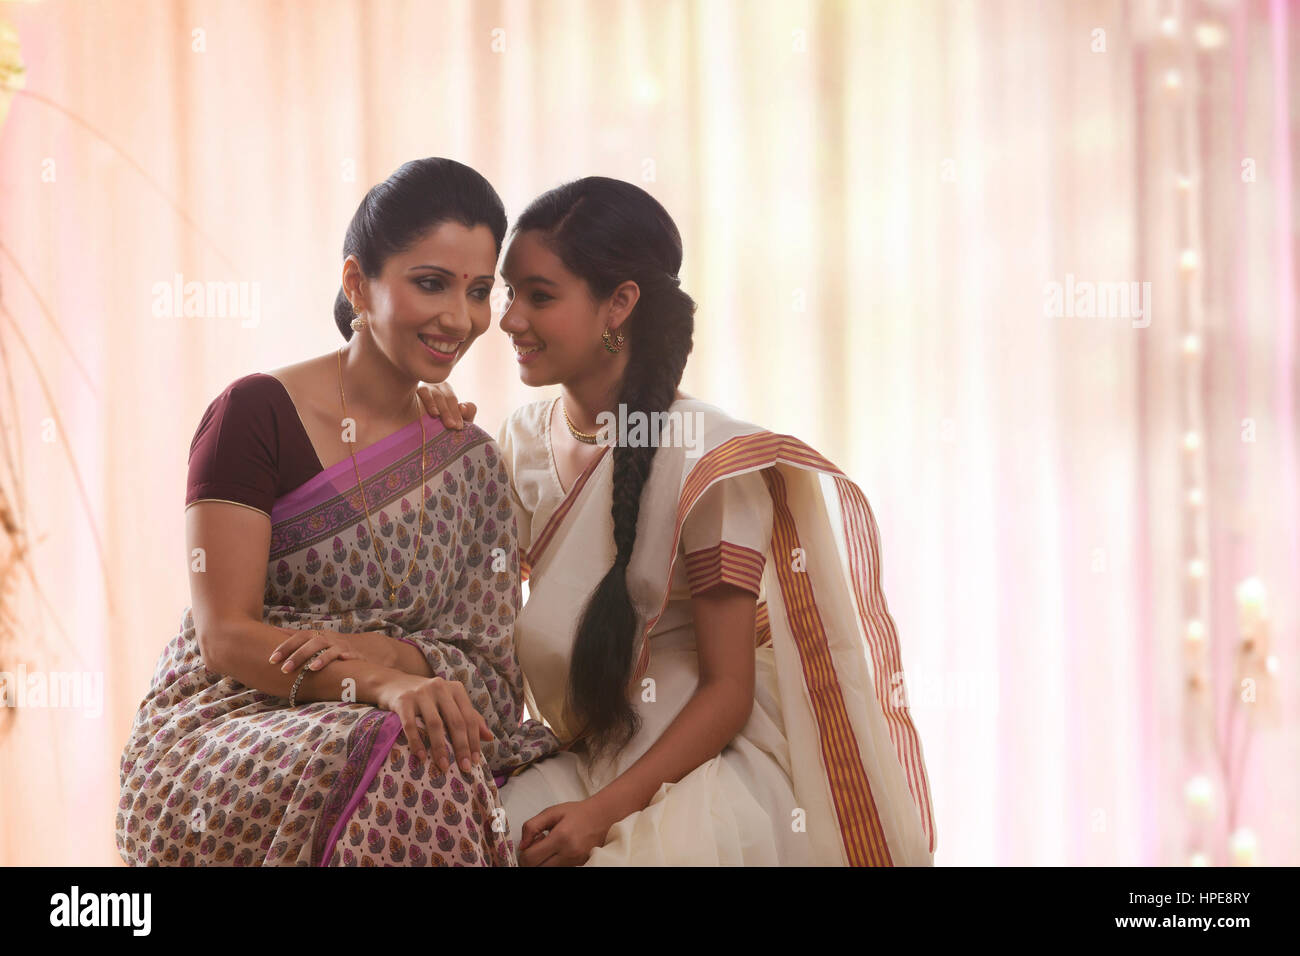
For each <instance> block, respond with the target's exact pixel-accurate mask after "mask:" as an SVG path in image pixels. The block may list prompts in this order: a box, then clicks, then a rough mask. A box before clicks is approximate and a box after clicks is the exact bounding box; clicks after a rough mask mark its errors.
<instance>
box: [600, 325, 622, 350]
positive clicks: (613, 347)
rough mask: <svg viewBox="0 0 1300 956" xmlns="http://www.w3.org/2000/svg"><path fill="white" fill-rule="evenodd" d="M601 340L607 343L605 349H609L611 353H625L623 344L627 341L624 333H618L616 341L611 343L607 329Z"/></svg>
mask: <svg viewBox="0 0 1300 956" xmlns="http://www.w3.org/2000/svg"><path fill="white" fill-rule="evenodd" d="M600 338H601V341H603V342H604V343H605V348H607V349H608V350H609V351H611V352H621V351H623V343H624V342H625V341H626V339H625V338H624V337H623V333H622V332H619V333H617V334H616V335H615V336H614V340H613V341H612V342H611V341H610V337H609V329H606V330H605V331H604V332H601V333H600Z"/></svg>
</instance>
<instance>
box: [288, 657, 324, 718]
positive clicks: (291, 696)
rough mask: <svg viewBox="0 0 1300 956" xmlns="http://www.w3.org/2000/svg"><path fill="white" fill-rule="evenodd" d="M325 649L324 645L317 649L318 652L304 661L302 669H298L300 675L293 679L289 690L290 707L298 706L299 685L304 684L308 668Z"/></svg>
mask: <svg viewBox="0 0 1300 956" xmlns="http://www.w3.org/2000/svg"><path fill="white" fill-rule="evenodd" d="M325 651H326V648H324V647H322V648H321V649H320V650H319V651H317V652H316V653H315V654H313V655H312V656H311V657H309V658H307V660H305V661H303V665H302V669H301V670H300V671H298V676H297V677H295V678H294V681H293V689H292V690H290V691H289V706H290V707H297V706H298V700H297V698H298V687H299V686H300V685H301V684H302V679H303V678H304V677H306V676H307V670H308V668H310V667H311V662H312V661H314V660H315V659H316V658H318V657H320V656H321V655H322V654H324V653H325Z"/></svg>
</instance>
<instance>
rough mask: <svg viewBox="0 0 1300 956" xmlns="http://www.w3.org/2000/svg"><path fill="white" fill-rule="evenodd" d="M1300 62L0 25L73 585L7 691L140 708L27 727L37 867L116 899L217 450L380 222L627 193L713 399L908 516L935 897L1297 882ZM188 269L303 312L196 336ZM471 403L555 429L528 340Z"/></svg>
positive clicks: (1272, 11) (1238, 32) (27, 611)
mask: <svg viewBox="0 0 1300 956" xmlns="http://www.w3.org/2000/svg"><path fill="white" fill-rule="evenodd" d="M1298 21H1300V10H1297V9H1295V8H1294V7H1293V6H1292V5H1290V4H1288V3H1285V2H1283V0H1241V2H1215V3H1211V2H1196V3H1191V2H1136V0H1135V2H1075V3H1068V4H1067V3H1041V2H1038V0H1001V2H994V0H987V2H971V3H957V2H951V3H942V2H922V0H914V2H907V3H886V2H880V3H872V2H857V3H849V2H844V3H826V2H813V0H793V2H776V0H772V2H698V3H696V2H686V0H668V2H650V0H626V2H621V3H609V2H598V0H571V2H559V0H555V2H537V3H529V2H523V0H517V2H500V3H498V2H469V0H465V2H449V3H417V2H398V0H377V2H367V3H361V2H345V0H304V2H261V0H223V2H216V0H208V2H203V0H189V2H162V0H122V2H106V0H84V2H74V0H46V2H39V3H10V2H0V77H3V79H4V84H5V89H4V90H0V210H2V211H0V246H2V248H0V303H2V305H3V310H2V311H0V345H2V349H0V352H2V357H3V362H4V367H3V379H4V381H3V385H0V410H2V415H3V418H2V421H3V426H4V428H3V438H4V441H5V452H6V456H5V459H4V460H3V462H0V464H3V466H4V471H3V472H2V473H0V488H2V489H3V490H4V492H5V501H6V502H8V504H9V507H10V508H11V512H12V516H13V518H14V522H13V524H14V527H18V526H21V527H22V528H23V529H24V530H25V533H26V541H27V543H28V545H29V548H30V550H29V562H28V565H27V567H29V568H30V576H29V575H28V573H27V571H26V570H22V569H17V570H13V569H11V573H9V575H8V576H7V577H6V578H5V579H4V582H5V583H4V594H5V601H6V603H7V605H8V607H9V608H10V615H11V617H9V618H6V620H11V621H14V622H15V623H14V624H13V625H12V626H11V627H10V628H9V629H8V632H7V633H5V634H4V636H3V638H2V639H0V670H6V671H10V672H15V671H16V669H17V668H18V667H19V665H22V666H23V667H24V668H26V670H27V672H34V673H37V674H41V673H49V672H53V671H78V672H82V671H85V672H90V673H92V674H93V673H97V674H100V675H102V678H103V706H102V712H100V713H98V714H96V713H94V712H93V710H94V708H86V707H83V708H80V709H76V708H50V707H36V706H26V707H23V708H15V709H13V710H11V711H9V712H8V713H7V715H4V714H0V720H2V721H3V722H4V725H5V727H6V728H7V729H6V731H5V734H4V736H3V739H0V863H4V864H15V863H27V864H32V863H61V864H66V863H87V864H110V863H115V862H118V858H117V854H116V851H115V848H114V845H113V833H112V827H113V815H114V809H115V804H116V801H117V798H118V760H119V756H120V752H121V748H122V745H123V743H124V742H125V739H126V736H127V732H128V728H129V726H130V722H131V719H132V716H133V714H134V712H135V709H136V707H137V705H138V703H139V701H140V699H141V696H142V695H143V693H144V691H145V689H146V687H147V685H148V681H149V677H150V674H151V672H152V668H153V664H154V661H155V659H156V656H157V654H158V652H159V650H160V649H161V647H162V646H163V644H164V643H165V642H166V640H167V639H168V638H169V637H170V636H171V635H172V634H173V633H174V631H175V629H176V627H177V625H178V622H179V621H180V617H181V613H182V610H183V609H184V607H185V606H186V605H187V604H188V589H187V580H186V561H187V554H186V551H185V542H184V536H183V498H184V479H185V472H186V455H187V451H188V447H189V441H190V438H191V436H192V435H193V432H194V429H195V427H196V426H197V423H198V420H199V416H200V415H201V413H202V411H203V409H204V408H205V407H206V405H207V403H208V402H209V401H210V400H211V399H212V398H213V397H214V396H215V395H216V394H217V392H219V391H220V390H221V389H222V388H223V387H224V386H225V385H226V384H228V383H229V382H230V381H231V380H232V379H234V378H236V377H238V376H241V375H244V374H247V373H249V372H253V371H266V370H270V369H273V368H277V367H279V366H282V365H286V364H289V363H291V362H294V361H297V360H299V359H302V358H305V357H308V356H311V355H317V354H320V353H323V352H325V351H327V350H330V349H332V348H334V347H336V346H337V345H338V344H339V341H340V339H339V336H338V333H337V331H336V330H335V329H334V326H333V321H332V318H331V314H330V310H331V304H332V301H333V297H334V294H335V291H336V289H337V286H338V279H339V267H340V258H339V248H340V246H341V243H342V237H343V232H344V229H345V227H346V224H347V222H348V219H349V217H350V216H351V214H352V212H353V211H354V209H355V207H356V204H357V202H358V201H359V200H360V198H361V196H362V194H363V193H364V191H365V190H366V189H367V188H368V187H369V186H370V185H372V184H373V183H375V182H377V181H379V180H381V179H383V178H384V177H386V176H387V175H388V174H389V173H390V172H392V171H393V169H395V168H396V167H397V166H398V165H399V164H400V163H402V162H403V161H405V160H407V159H412V158H416V157H421V156H429V155H441V156H449V157H453V158H456V159H459V160H461V161H463V162H467V163H469V164H470V165H472V166H474V167H475V168H477V169H478V170H480V171H481V172H482V173H484V175H486V176H487V177H488V178H489V179H490V180H491V181H492V182H493V184H494V185H495V186H496V187H497V188H498V190H499V191H500V193H501V195H502V197H503V199H504V200H505V203H506V205H507V209H508V211H509V212H510V213H511V214H512V215H514V214H517V213H518V212H519V211H520V210H521V209H522V207H523V205H524V204H525V203H526V202H527V201H528V200H529V199H530V198H531V197H532V196H534V195H536V194H537V193H538V192H540V191H542V190H544V189H546V188H548V187H550V186H552V185H555V184H557V183H559V182H562V181H564V180H566V179H569V178H574V177H577V176H581V175H587V174H595V173H599V174H604V175H609V176H616V177H620V178H623V179H628V180H631V181H633V182H637V183H639V184H641V185H642V186H644V187H645V188H646V189H648V190H649V191H651V192H652V193H653V194H654V195H656V196H657V197H658V198H659V199H660V200H661V201H662V202H663V203H664V204H665V205H666V206H667V208H668V209H669V210H670V211H671V212H672V213H673V215H674V216H675V217H676V219H677V221H678V224H679V225H680V227H681V229H682V232H683V236H684V241H685V246H686V265H685V268H684V270H683V284H684V286H685V287H686V288H687V289H688V290H689V291H691V292H692V294H693V295H694V296H695V297H696V299H697V300H698V301H699V303H700V311H699V315H698V322H697V326H698V331H697V337H696V346H695V351H694V354H693V356H692V359H691V362H690V366H689V368H688V371H687V374H686V380H685V382H684V388H685V389H686V390H687V391H688V392H690V393H691V394H694V395H697V396H699V397H702V398H705V399H706V400H709V401H712V402H714V403H716V404H719V405H722V406H724V407H725V408H727V409H729V410H730V411H731V412H733V413H734V414H737V415H739V416H741V417H743V418H747V419H749V420H752V421H757V422H760V423H762V424H764V425H766V426H768V427H770V428H772V429H774V430H777V431H782V432H789V433H792V434H795V435H797V436H799V437H801V438H802V439H804V440H805V441H807V442H809V443H810V444H812V445H813V446H814V447H816V448H818V449H819V450H820V451H822V452H823V453H824V454H826V455H827V456H828V457H829V458H830V459H831V460H833V461H835V462H836V463H838V464H839V465H840V466H841V467H842V468H844V469H845V470H846V471H847V472H848V473H849V474H850V475H851V476H852V477H853V478H854V479H855V480H857V481H858V482H859V484H861V486H862V487H863V489H864V490H865V491H866V493H867V495H868V497H869V498H870V500H871V502H872V505H873V507H874V509H875V512H876V515H877V517H878V520H879V523H880V527H881V535H882V540H883V555H884V578H885V593H886V595H887V597H888V600H889V605H890V609H891V611H892V613H893V615H894V617H895V619H896V621H897V624H898V629H899V633H900V637H901V641H902V646H903V659H904V665H905V667H906V669H907V673H908V686H909V690H910V693H911V704H912V710H913V714H914V717H915V720H916V723H917V725H918V727H919V729H920V732H921V736H922V740H923V743H924V746H925V756H926V762H927V765H928V768H929V772H930V775H931V784H932V789H933V794H934V801H935V812H936V818H937V823H938V853H937V856H936V862H937V863H938V864H940V865H963V864H1031V865H1051V864H1081V865H1093V864H1142V865H1150V864H1167V865H1181V864H1185V863H1206V864H1210V865H1216V866H1219V865H1233V864H1251V863H1254V864H1289V865H1295V864H1297V863H1300V834H1298V833H1297V818H1296V813H1295V810H1296V807H1297V806H1300V793H1298V792H1297V789H1298V787H1300V774H1298V773H1297V769H1298V768H1300V733H1298V728H1300V714H1297V705H1298V704H1300V693H1298V690H1297V685H1296V677H1297V666H1296V662H1297V659H1298V655H1300V637H1298V634H1300V608H1298V607H1297V597H1296V595H1297V592H1298V590H1300V589H1298V588H1297V583H1298V580H1300V504H1298V501H1297V489H1298V488H1300V482H1298V474H1297V433H1296V428H1297V425H1296V421H1297V419H1296V415H1297V387H1296V347H1297V342H1296V339H1297V322H1296V300H1295V293H1296V290H1295V281H1296V279H1295V257H1296V204H1295V196H1294V189H1293V183H1294V179H1295V176H1296V161H1297V157H1296V156H1295V146H1294V143H1295V137H1296V135H1297V120H1296V118H1295V117H1296V115H1297V96H1298V91H1297V78H1296V75H1295V74H1296V70H1295V69H1294V68H1293V67H1292V66H1291V63H1290V61H1291V60H1292V59H1293V58H1294V56H1295V54H1296V46H1297V22H1298ZM19 63H21V64H23V65H25V72H19V70H18V68H17V64H19ZM15 90H16V92H15ZM6 111H7V112H6ZM178 275H179V276H182V277H183V281H186V282H189V281H200V282H235V283H247V284H248V285H247V286H246V288H248V289H250V290H251V289H253V288H256V289H257V290H258V294H259V295H260V301H259V304H260V310H259V313H258V315H257V316H256V317H254V316H252V314H251V312H250V314H249V315H248V316H247V317H246V318H242V319H241V318H240V317H238V316H228V317H222V316H207V317H184V316H183V315H177V316H174V317H173V316H172V315H169V314H168V315H161V316H160V315H158V314H156V312H157V311H158V310H156V309H155V305H156V302H155V300H156V298H157V293H156V288H155V287H156V285H157V284H160V283H161V284H164V285H167V284H171V283H172V282H173V281H174V280H175V277H176V276H178ZM1054 283H1055V284H1059V287H1063V288H1073V287H1075V286H1077V285H1078V284H1079V283H1083V284H1088V283H1124V284H1125V285H1126V287H1127V286H1129V284H1132V283H1136V284H1137V287H1138V288H1141V287H1142V284H1143V283H1149V284H1150V285H1149V289H1150V294H1149V298H1148V299H1146V300H1145V305H1146V306H1148V307H1149V308H1146V309H1145V310H1144V312H1143V313H1142V315H1141V316H1137V315H1134V314H1131V311H1130V313H1123V314H1120V315H1118V316H1116V315H1113V314H1112V315H1109V316H1099V317H1088V316H1086V315H1080V314H1077V312H1081V311H1084V308H1082V307H1081V308H1079V309H1078V310H1077V311H1076V310H1075V309H1073V308H1071V309H1070V310H1069V314H1065V315H1057V314H1053V312H1052V310H1051V308H1050V300H1051V290H1052V289H1053V288H1057V287H1058V286H1054V285H1053V284H1054ZM254 284H255V285H254ZM1070 303H1071V305H1075V304H1079V303H1078V302H1076V300H1075V299H1073V298H1071V299H1070ZM452 381H453V384H454V385H455V387H456V388H457V390H458V391H459V393H460V394H461V395H462V397H463V398H466V399H471V400H473V401H476V402H477V403H478V405H479V407H480V415H479V420H480V422H481V423H482V424H484V425H485V426H486V427H488V428H489V430H495V428H496V425H497V424H498V423H499V422H500V421H501V419H502V418H503V416H504V415H506V414H507V413H508V412H509V410H510V409H511V408H513V407H515V406H516V405H518V404H520V403H522V402H524V401H528V400H531V399H534V398H538V397H544V396H543V395H539V394H538V393H535V392H530V391H528V390H526V389H524V388H523V387H522V386H521V385H520V384H519V382H518V378H517V375H516V372H515V369H514V363H513V358H512V356H511V354H510V351H509V348H508V346H507V343H506V340H505V337H504V336H503V335H502V334H500V332H499V331H497V330H494V331H493V333H492V334H490V335H488V336H485V337H484V339H483V340H482V341H481V342H480V343H478V344H477V345H476V346H475V348H474V350H473V351H472V352H471V353H470V354H469V355H468V356H467V358H466V359H465V360H464V362H463V363H462V364H461V366H460V367H458V369H457V370H456V372H455V373H454V376H453V379H452ZM552 394H553V393H552ZM6 547H7V549H8V550H7V551H5V552H0V553H3V554H6V555H7V557H6V559H5V560H6V562H8V561H9V560H10V559H11V558H12V555H13V542H12V539H10V538H6ZM1243 636H1246V637H1249V638H1250V644H1249V645H1248V646H1247V649H1246V651H1245V652H1243V650H1242V641H1243ZM1243 698H1244V699H1243ZM88 709H89V710H91V711H92V712H89V713H88V712H87V710H88Z"/></svg>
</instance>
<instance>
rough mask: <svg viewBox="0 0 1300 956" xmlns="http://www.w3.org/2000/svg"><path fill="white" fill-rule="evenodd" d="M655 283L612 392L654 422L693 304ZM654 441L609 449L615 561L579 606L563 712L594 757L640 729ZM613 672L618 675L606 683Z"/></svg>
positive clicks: (676, 370)
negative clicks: (635, 703) (642, 543)
mask: <svg viewBox="0 0 1300 956" xmlns="http://www.w3.org/2000/svg"><path fill="white" fill-rule="evenodd" d="M656 285H657V286H658V287H657V288H654V289H646V290H643V292H642V296H641V300H640V301H638V303H637V311H638V312H640V313H641V321H637V322H632V321H631V320H629V325H630V328H629V330H628V333H627V338H628V345H627V347H628V349H629V350H630V352H631V355H632V356H633V359H632V360H630V361H629V362H628V365H627V370H626V371H625V373H624V375H623V383H622V387H621V388H620V390H619V396H618V401H619V404H620V405H622V406H624V407H625V408H626V409H627V416H628V419H629V420H631V419H632V417H633V415H634V414H635V413H640V414H641V415H643V416H644V419H643V420H645V421H647V422H654V421H656V419H655V418H654V413H655V412H665V411H667V410H668V408H669V407H670V406H671V405H672V403H673V396H674V393H675V392H676V391H677V386H678V384H679V383H680V382H681V379H682V372H683V371H684V370H685V368H686V358H687V356H688V355H689V354H690V351H691V344H692V334H693V330H694V319H693V315H694V312H695V303H694V301H692V299H691V297H690V296H688V295H687V294H686V293H684V292H682V291H681V290H680V289H679V288H678V287H677V284H676V281H675V280H673V279H670V278H669V277H668V276H667V275H665V276H664V277H663V278H662V279H661V280H659V281H658V282H657V283H656ZM643 309H644V311H642V310H643ZM657 445H658V441H657V440H656V439H655V438H653V437H651V436H647V442H646V444H645V445H642V446H628V445H616V446H615V447H614V449H613V455H614V478H613V485H614V493H613V502H612V504H611V508H610V513H611V515H612V517H613V519H614V549H615V554H614V563H613V565H612V566H611V567H610V569H609V571H608V572H606V574H605V577H604V578H603V579H601V582H600V584H599V585H597V587H596V590H595V591H594V592H593V593H592V596H591V599H590V600H589V601H588V603H587V606H586V608H585V609H584V610H583V615H582V618H581V620H580V622H579V624H578V632H577V638H576V640H575V642H574V648H573V657H572V661H571V664H570V671H569V698H568V706H569V710H570V712H571V713H572V714H573V715H574V716H575V717H576V718H577V719H578V720H579V721H580V722H581V723H583V724H585V725H587V726H588V727H589V728H590V729H589V732H588V736H587V739H586V745H587V748H588V752H589V754H590V755H591V756H592V758H593V759H599V758H600V757H601V756H602V755H603V754H604V753H605V752H607V751H609V750H611V749H614V750H616V749H619V748H621V747H622V746H623V745H624V744H626V743H627V741H628V740H630V739H631V738H632V736H633V735H635V733H636V732H637V730H638V729H639V727H640V720H639V718H638V717H637V714H636V711H635V710H634V709H633V708H632V706H631V704H630V702H629V700H628V692H629V688H628V680H630V678H631V676H632V664H633V656H634V654H635V653H636V650H637V641H638V638H639V637H640V626H641V621H640V620H639V617H638V615H637V613H636V610H635V608H634V606H633V604H632V599H631V595H630V594H629V593H628V589H627V567H628V564H629V563H630V562H631V560H632V550H633V548H634V547H635V545H636V525H637V518H638V516H639V515H640V513H641V492H642V490H643V489H644V488H645V483H646V480H647V479H648V478H649V477H650V466H651V465H652V464H653V462H654V456H655V452H656V451H657ZM602 658H603V660H602ZM611 671H612V672H614V673H617V674H622V675H623V676H624V679H623V680H621V681H611V680H610V679H609V678H610V672H611ZM602 724H603V725H604V726H602Z"/></svg>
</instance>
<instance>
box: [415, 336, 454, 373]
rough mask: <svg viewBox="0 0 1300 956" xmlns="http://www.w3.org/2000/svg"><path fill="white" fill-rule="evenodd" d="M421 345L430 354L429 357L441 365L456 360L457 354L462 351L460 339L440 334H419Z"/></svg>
mask: <svg viewBox="0 0 1300 956" xmlns="http://www.w3.org/2000/svg"><path fill="white" fill-rule="evenodd" d="M418 338H419V339H420V345H421V347H422V348H423V349H424V351H425V352H426V353H427V354H428V356H429V358H431V359H432V360H433V361H435V362H437V363H438V364H439V365H446V364H448V363H449V362H454V361H456V356H457V354H459V352H460V345H461V340H460V339H452V338H447V337H445V336H440V335H425V334H421V335H419V336H418Z"/></svg>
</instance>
